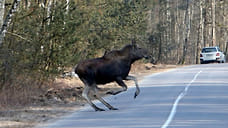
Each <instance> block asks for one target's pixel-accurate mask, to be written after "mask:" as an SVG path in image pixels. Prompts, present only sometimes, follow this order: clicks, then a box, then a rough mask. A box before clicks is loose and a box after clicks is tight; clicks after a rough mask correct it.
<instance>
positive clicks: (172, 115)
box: [161, 70, 202, 128]
mask: <svg viewBox="0 0 228 128" xmlns="http://www.w3.org/2000/svg"><path fill="white" fill-rule="evenodd" d="M201 72H202V70H201V71H199V72H198V73H197V74H196V75H195V76H194V78H193V79H192V81H191V82H190V83H188V85H186V87H185V89H184V91H183V92H181V93H180V94H179V96H178V97H177V99H176V100H175V102H174V104H173V107H172V110H171V112H170V113H169V117H168V119H167V120H166V122H165V123H164V124H163V125H162V127H161V128H167V127H168V126H169V124H170V122H171V121H172V120H173V117H174V116H175V114H176V110H177V105H178V103H179V101H180V100H181V99H182V98H183V97H184V96H185V95H186V94H187V91H188V88H189V86H190V85H191V84H192V83H193V82H194V81H195V80H196V78H197V77H198V75H199V74H200V73H201Z"/></svg>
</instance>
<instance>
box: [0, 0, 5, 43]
mask: <svg viewBox="0 0 228 128" xmlns="http://www.w3.org/2000/svg"><path fill="white" fill-rule="evenodd" d="M4 14H5V0H2V1H0V28H2V27H3V21H4V20H3V19H4ZM1 33H2V32H1ZM1 33H0V45H1V43H2V40H3V39H2V38H3V35H2V34H1Z"/></svg>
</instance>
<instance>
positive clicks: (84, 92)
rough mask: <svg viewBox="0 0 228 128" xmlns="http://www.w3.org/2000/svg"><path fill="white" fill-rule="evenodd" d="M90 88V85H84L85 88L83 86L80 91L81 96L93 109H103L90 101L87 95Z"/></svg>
mask: <svg viewBox="0 0 228 128" xmlns="http://www.w3.org/2000/svg"><path fill="white" fill-rule="evenodd" d="M90 90H91V87H90V86H88V85H85V88H84V90H83V92H82V96H83V97H84V98H85V99H86V100H87V102H88V103H89V105H90V106H91V107H93V108H94V109H95V111H105V110H104V109H102V108H99V107H97V106H96V105H95V104H93V102H92V101H91V99H90V97H89V96H88V95H89V92H90Z"/></svg>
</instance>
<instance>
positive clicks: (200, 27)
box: [196, 0, 204, 64]
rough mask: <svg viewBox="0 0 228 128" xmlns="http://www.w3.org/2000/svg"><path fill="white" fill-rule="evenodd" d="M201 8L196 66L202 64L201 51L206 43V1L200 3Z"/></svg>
mask: <svg viewBox="0 0 228 128" xmlns="http://www.w3.org/2000/svg"><path fill="white" fill-rule="evenodd" d="M199 4H200V5H199V7H200V20H199V27H198V39H197V45H196V46H197V51H196V64H199V63H200V51H201V46H202V44H203V42H204V39H203V31H204V30H203V29H204V23H203V21H204V20H203V4H204V1H203V0H200V3H199Z"/></svg>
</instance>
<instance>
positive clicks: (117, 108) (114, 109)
mask: <svg viewBox="0 0 228 128" xmlns="http://www.w3.org/2000/svg"><path fill="white" fill-rule="evenodd" d="M110 110H119V109H118V108H110Z"/></svg>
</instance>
